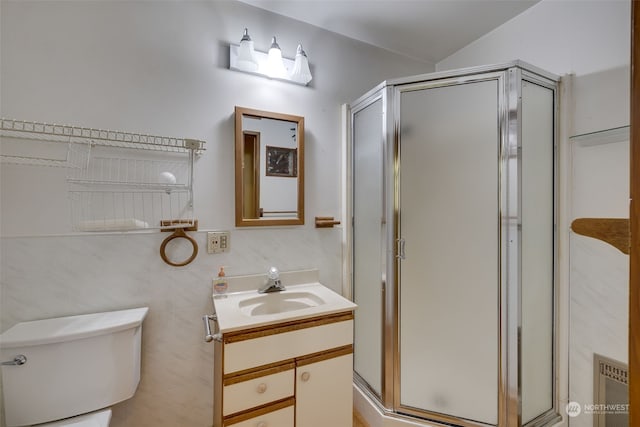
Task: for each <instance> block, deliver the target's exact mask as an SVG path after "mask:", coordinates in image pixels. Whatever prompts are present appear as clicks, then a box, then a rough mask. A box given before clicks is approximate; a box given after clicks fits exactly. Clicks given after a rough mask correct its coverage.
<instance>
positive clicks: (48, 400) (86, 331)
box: [0, 307, 149, 427]
mask: <svg viewBox="0 0 640 427" xmlns="http://www.w3.org/2000/svg"><path fill="white" fill-rule="evenodd" d="M148 311H149V309H148V308H147V307H143V308H135V309H131V310H121V311H111V312H106V313H96V314H85V315H80V316H70V317H59V318H55V319H45V320H36V321H33V322H23V323H18V324H17V325H15V326H13V327H12V328H11V329H9V330H7V331H6V332H4V333H3V334H1V335H0V362H2V389H3V390H2V391H3V394H4V412H5V420H6V424H7V427H15V426H31V425H38V426H39V427H45V426H46V427H53V426H56V427H62V426H66V427H71V426H73V427H107V426H108V425H109V422H110V420H111V410H110V409H108V407H109V406H110V405H113V404H115V403H118V402H121V401H123V400H126V399H129V398H130V397H132V396H133V394H134V393H135V391H136V388H137V387H138V382H139V381H140V349H141V347H140V346H141V336H142V321H143V320H144V318H145V316H146V315H147V312H148ZM92 411H96V412H92ZM43 423H46V424H43Z"/></svg>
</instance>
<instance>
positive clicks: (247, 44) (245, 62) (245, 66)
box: [236, 28, 258, 71]
mask: <svg viewBox="0 0 640 427" xmlns="http://www.w3.org/2000/svg"><path fill="white" fill-rule="evenodd" d="M236 66H237V67H238V68H239V69H241V70H244V71H258V61H257V59H256V55H255V51H254V49H253V40H251V37H249V30H247V29H246V28H245V29H244V34H243V35H242V39H241V40H240V47H239V48H238V58H237V59H236Z"/></svg>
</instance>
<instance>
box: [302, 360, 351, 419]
mask: <svg viewBox="0 0 640 427" xmlns="http://www.w3.org/2000/svg"><path fill="white" fill-rule="evenodd" d="M352 382H353V354H346V355H343V356H339V357H334V358H331V359H326V360H322V361H319V362H314V363H310V364H305V363H304V361H302V362H301V363H300V364H299V366H298V367H297V369H296V426H299V427H327V426H340V427H351V425H352V422H353V419H352V416H353V388H352Z"/></svg>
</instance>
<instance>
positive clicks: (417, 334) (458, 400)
mask: <svg viewBox="0 0 640 427" xmlns="http://www.w3.org/2000/svg"><path fill="white" fill-rule="evenodd" d="M399 96H400V135H401V136H400V139H399V142H398V144H399V147H398V150H399V153H398V156H399V164H400V166H399V170H400V172H399V178H398V179H399V224H398V237H399V238H401V239H402V240H403V241H404V245H403V246H404V251H403V252H404V254H401V256H402V255H404V256H403V259H402V260H401V261H399V264H398V280H399V283H398V292H399V344H398V348H399V357H400V361H399V366H398V368H397V369H398V370H399V380H400V384H399V396H397V397H396V399H397V400H398V401H399V405H400V411H403V410H404V411H407V412H411V411H418V412H420V411H426V412H430V413H434V414H442V415H443V416H445V417H447V416H451V417H456V418H463V419H467V420H472V421H478V422H482V423H486V424H492V425H496V424H497V422H498V394H499V393H498V378H499V376H498V366H499V360H500V358H499V323H500V317H499V316H500V309H499V296H500V295H499V289H500V275H499V272H500V216H499V212H500V200H499V179H500V177H499V173H500V172H499V170H500V169H499V160H500V153H501V151H500V133H499V108H498V106H499V105H498V99H499V82H498V80H497V79H489V80H483V81H475V82H470V83H465V84H453V85H449V86H443V84H442V83H439V84H438V83H436V84H433V83H432V86H422V87H418V86H414V87H409V88H404V89H403V88H401V89H400V92H399Z"/></svg>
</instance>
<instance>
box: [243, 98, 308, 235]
mask: <svg viewBox="0 0 640 427" xmlns="http://www.w3.org/2000/svg"><path fill="white" fill-rule="evenodd" d="M235 132H236V136H235V144H236V147H235V153H236V154H235V156H236V159H235V160H236V226H238V227H248V226H264V225H301V224H304V117H300V116H292V115H288V114H280V113H272V112H268V111H259V110H253V109H249V108H242V107H236V108H235Z"/></svg>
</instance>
